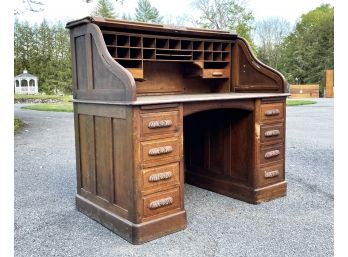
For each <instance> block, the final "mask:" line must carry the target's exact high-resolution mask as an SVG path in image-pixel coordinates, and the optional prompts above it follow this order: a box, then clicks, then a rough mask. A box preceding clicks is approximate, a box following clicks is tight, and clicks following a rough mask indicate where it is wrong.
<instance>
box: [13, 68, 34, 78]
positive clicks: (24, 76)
mask: <svg viewBox="0 0 348 257" xmlns="http://www.w3.org/2000/svg"><path fill="white" fill-rule="evenodd" d="M15 78H37V77H36V76H35V75H32V74H30V73H28V71H27V70H24V71H23V73H22V74H19V75H17V76H16V77H15Z"/></svg>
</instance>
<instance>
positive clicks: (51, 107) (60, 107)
mask: <svg viewBox="0 0 348 257" xmlns="http://www.w3.org/2000/svg"><path fill="white" fill-rule="evenodd" d="M21 109H27V110H34V111H48V112H73V104H72V103H57V104H33V105H27V106H23V107H22V108H21Z"/></svg>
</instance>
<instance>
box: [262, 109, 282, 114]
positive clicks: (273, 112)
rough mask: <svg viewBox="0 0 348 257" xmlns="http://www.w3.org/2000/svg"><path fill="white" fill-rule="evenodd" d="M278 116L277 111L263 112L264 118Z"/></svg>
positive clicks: (278, 112)
mask: <svg viewBox="0 0 348 257" xmlns="http://www.w3.org/2000/svg"><path fill="white" fill-rule="evenodd" d="M278 114H280V111H279V109H272V110H268V111H266V112H265V115H266V116H277V115H278Z"/></svg>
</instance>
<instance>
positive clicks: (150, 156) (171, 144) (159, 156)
mask: <svg viewBox="0 0 348 257" xmlns="http://www.w3.org/2000/svg"><path fill="white" fill-rule="evenodd" d="M180 146H181V142H180V140H179V137H172V138H164V139H158V140H150V141H143V142H140V148H141V149H140V152H141V160H142V162H143V163H149V162H152V163H156V162H157V163H158V164H159V163H160V162H162V163H163V162H164V161H165V162H174V161H177V160H179V159H180Z"/></svg>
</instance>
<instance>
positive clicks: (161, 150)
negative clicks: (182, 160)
mask: <svg viewBox="0 0 348 257" xmlns="http://www.w3.org/2000/svg"><path fill="white" fill-rule="evenodd" d="M171 152H173V147H172V146H170V145H167V146H161V147H156V148H151V149H150V150H149V155H150V156H154V155H161V154H166V153H171Z"/></svg>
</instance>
